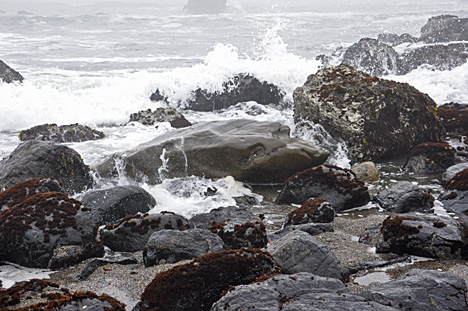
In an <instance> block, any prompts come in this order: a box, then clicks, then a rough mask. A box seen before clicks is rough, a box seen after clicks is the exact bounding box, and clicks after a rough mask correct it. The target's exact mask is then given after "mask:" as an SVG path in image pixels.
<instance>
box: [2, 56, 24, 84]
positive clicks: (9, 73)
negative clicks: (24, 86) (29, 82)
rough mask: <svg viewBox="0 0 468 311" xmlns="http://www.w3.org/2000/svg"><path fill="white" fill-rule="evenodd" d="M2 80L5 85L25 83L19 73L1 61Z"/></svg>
mask: <svg viewBox="0 0 468 311" xmlns="http://www.w3.org/2000/svg"><path fill="white" fill-rule="evenodd" d="M0 80H1V81H3V82H5V83H12V82H15V81H17V82H23V80H24V78H23V76H22V75H21V74H19V72H17V71H16V70H14V69H12V68H11V67H10V66H8V65H7V64H5V63H4V62H3V61H1V60H0Z"/></svg>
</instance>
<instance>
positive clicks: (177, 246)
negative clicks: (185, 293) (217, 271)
mask: <svg viewBox="0 0 468 311" xmlns="http://www.w3.org/2000/svg"><path fill="white" fill-rule="evenodd" d="M225 249H226V245H225V244H224V242H223V240H222V239H221V238H220V237H219V236H218V235H216V234H214V233H213V232H211V231H210V230H207V229H188V230H185V231H177V230H160V231H156V232H155V233H153V234H152V235H151V237H150V238H149V240H148V242H147V243H146V246H145V249H144V251H143V261H144V263H145V266H146V267H149V266H154V265H157V264H158V263H159V262H160V260H163V259H164V260H165V262H166V263H175V262H178V261H181V260H185V259H193V258H199V257H201V256H203V255H206V254H209V253H216V252H220V251H223V250H225Z"/></svg>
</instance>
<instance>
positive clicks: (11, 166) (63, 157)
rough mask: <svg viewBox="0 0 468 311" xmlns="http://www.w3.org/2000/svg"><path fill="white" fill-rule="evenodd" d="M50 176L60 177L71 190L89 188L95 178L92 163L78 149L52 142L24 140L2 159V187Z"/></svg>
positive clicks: (0, 184)
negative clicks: (85, 159)
mask: <svg viewBox="0 0 468 311" xmlns="http://www.w3.org/2000/svg"><path fill="white" fill-rule="evenodd" d="M49 176H52V177H54V178H56V179H57V180H58V181H60V182H61V183H62V185H63V188H64V189H65V191H66V192H67V193H70V194H72V193H79V192H82V191H83V190H85V189H89V188H91V187H92V185H93V182H94V181H93V178H92V176H91V174H90V169H89V167H88V166H87V165H86V164H85V163H84V162H83V159H82V158H81V156H80V155H79V154H78V153H77V152H76V151H75V150H73V149H71V148H69V147H67V146H64V145H59V144H55V143H52V142H40V141H26V142H23V143H21V144H20V145H19V146H18V147H16V149H15V150H14V151H13V152H12V153H11V154H10V155H9V156H8V157H6V158H4V159H3V160H2V161H0V189H1V188H9V187H12V186H14V185H16V184H18V183H20V182H22V181H26V180H28V179H33V178H46V177H49Z"/></svg>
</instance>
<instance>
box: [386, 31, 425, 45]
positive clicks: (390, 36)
mask: <svg viewBox="0 0 468 311" xmlns="http://www.w3.org/2000/svg"><path fill="white" fill-rule="evenodd" d="M377 41H379V42H382V43H385V44H387V45H389V46H391V47H394V46H397V45H400V44H403V43H408V44H412V43H415V42H416V41H418V38H416V37H413V36H412V35H410V34H407V33H404V34H402V35H397V34H394V33H381V34H379V36H378V37H377Z"/></svg>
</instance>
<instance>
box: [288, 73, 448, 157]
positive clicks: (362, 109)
mask: <svg viewBox="0 0 468 311" xmlns="http://www.w3.org/2000/svg"><path fill="white" fill-rule="evenodd" d="M294 102H295V111H294V121H295V122H296V123H297V124H298V123H300V122H301V121H303V120H308V121H312V122H314V123H319V124H321V125H322V126H323V127H324V128H325V129H326V130H327V131H328V132H329V133H330V134H331V135H332V136H333V137H334V138H336V139H340V140H343V141H345V142H346V144H347V145H348V149H349V155H350V156H351V158H352V159H353V160H355V161H356V162H362V161H366V160H370V161H374V160H377V159H380V158H383V157H389V156H396V155H399V154H404V153H406V152H408V151H409V150H410V148H412V147H413V146H415V145H417V144H419V143H423V142H435V141H441V140H442V139H443V128H442V125H441V123H440V121H439V120H438V119H437V116H436V107H437V106H436V103H435V102H434V101H433V100H432V99H431V98H430V97H429V96H427V95H426V94H423V93H421V92H419V91H418V90H416V89H415V88H414V87H412V86H410V85H408V84H405V83H398V82H394V81H389V80H383V79H379V78H376V77H372V76H370V75H368V74H365V73H363V72H359V71H356V70H354V69H353V68H352V67H349V66H346V65H341V66H338V67H333V66H327V67H325V68H324V69H322V70H319V71H318V72H317V73H316V74H313V75H310V76H309V77H308V79H307V81H306V83H305V84H304V86H302V87H299V88H297V89H296V90H295V91H294Z"/></svg>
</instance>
